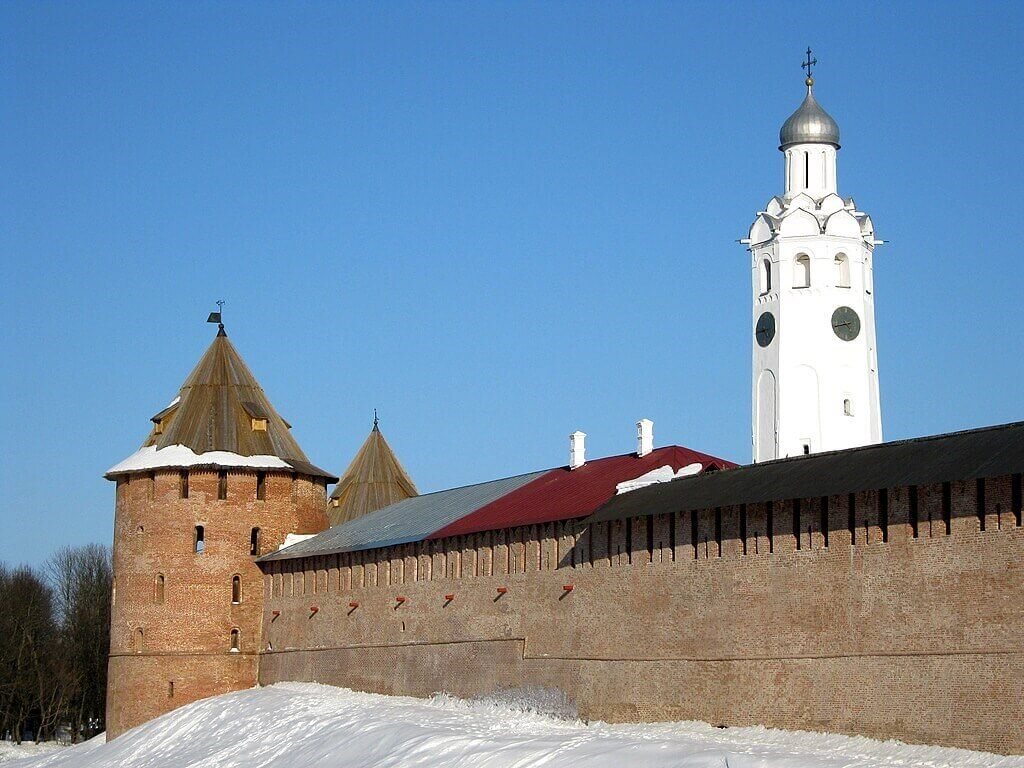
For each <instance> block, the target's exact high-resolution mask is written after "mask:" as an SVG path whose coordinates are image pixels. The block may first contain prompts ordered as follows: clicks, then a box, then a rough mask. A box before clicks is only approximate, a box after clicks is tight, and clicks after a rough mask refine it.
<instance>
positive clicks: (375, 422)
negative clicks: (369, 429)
mask: <svg viewBox="0 0 1024 768" xmlns="http://www.w3.org/2000/svg"><path fill="white" fill-rule="evenodd" d="M373 428H374V429H376V428H377V409H376V408H374V409H373Z"/></svg>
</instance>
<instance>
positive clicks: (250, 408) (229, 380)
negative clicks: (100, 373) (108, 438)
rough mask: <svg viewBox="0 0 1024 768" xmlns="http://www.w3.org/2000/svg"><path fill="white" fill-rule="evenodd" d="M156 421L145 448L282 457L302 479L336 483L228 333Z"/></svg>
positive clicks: (215, 342) (218, 338) (221, 334)
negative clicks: (311, 458) (307, 450)
mask: <svg viewBox="0 0 1024 768" xmlns="http://www.w3.org/2000/svg"><path fill="white" fill-rule="evenodd" d="M152 420H153V422H154V425H155V426H154V427H153V430H152V431H151V432H150V434H149V437H148V438H146V441H145V442H144V443H143V446H142V447H143V448H147V447H155V448H156V449H157V451H160V449H163V448H168V447H170V446H177V445H183V446H185V447H187V448H190V449H191V450H192V451H193V452H195V453H196V454H204V453H209V452H211V451H226V452H229V453H233V454H237V455H239V456H276V457H277V458H279V459H282V460H283V461H284V462H286V463H288V464H289V465H291V466H292V467H293V468H294V469H295V470H296V471H298V472H300V473H302V474H306V475H312V476H320V477H324V478H326V479H328V480H333V479H334V476H333V475H331V474H329V473H327V472H324V471H323V470H322V469H319V468H318V467H315V466H314V465H312V464H310V462H309V459H307V458H306V454H305V453H303V451H302V449H301V448H300V447H299V444H298V443H297V442H296V441H295V438H294V437H292V435H291V431H290V425H289V424H288V423H287V422H286V421H285V420H284V419H282V418H281V416H280V415H279V414H278V413H277V411H276V410H274V406H273V405H271V403H270V400H268V399H267V396H266V394H265V393H264V392H263V387H261V386H260V385H259V382H258V381H256V377H255V376H253V374H252V371H250V370H249V366H247V365H246V364H245V361H244V360H243V359H242V356H241V355H240V354H238V350H237V349H235V346H234V344H232V343H231V342H230V341H229V340H228V337H227V334H225V333H224V330H223V328H221V330H220V331H218V333H217V336H216V338H214V340H213V343H212V344H211V345H210V347H209V349H207V350H206V353H205V354H204V355H203V356H202V358H201V359H200V360H199V363H198V364H197V365H196V367H195V368H194V369H193V370H192V373H190V374H189V376H188V378H187V379H185V383H184V384H182V385H181V391H180V392H179V394H178V397H177V398H176V399H175V400H174V402H172V403H171V405H169V406H168V407H167V408H165V409H164V410H162V411H160V412H159V413H158V414H156V415H155V416H154V417H153V419H152Z"/></svg>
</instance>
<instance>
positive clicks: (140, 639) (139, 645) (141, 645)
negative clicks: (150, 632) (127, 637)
mask: <svg viewBox="0 0 1024 768" xmlns="http://www.w3.org/2000/svg"><path fill="white" fill-rule="evenodd" d="M144 641H145V633H143V631H142V627H139V628H138V629H136V630H135V652H136V653H142V651H143V650H145V647H146V646H145V642H144Z"/></svg>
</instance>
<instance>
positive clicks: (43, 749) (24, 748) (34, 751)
mask: <svg viewBox="0 0 1024 768" xmlns="http://www.w3.org/2000/svg"><path fill="white" fill-rule="evenodd" d="M55 749H63V747H61V746H60V745H59V744H56V743H55V742H52V741H44V742H43V743H42V744H36V743H35V742H31V741H26V742H23V743H21V744H13V743H11V742H9V741H0V763H6V762H7V761H8V760H17V759H18V758H20V757H29V756H30V755H34V756H38V755H45V754H47V753H49V752H53V751H54V750H55ZM4 768H7V767H6V765H5V766H4Z"/></svg>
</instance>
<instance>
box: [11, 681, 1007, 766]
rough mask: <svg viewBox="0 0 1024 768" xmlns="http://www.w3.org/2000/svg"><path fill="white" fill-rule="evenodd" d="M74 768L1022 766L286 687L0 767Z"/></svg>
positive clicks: (865, 743) (500, 699)
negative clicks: (273, 767) (581, 720)
mask: <svg viewBox="0 0 1024 768" xmlns="http://www.w3.org/2000/svg"><path fill="white" fill-rule="evenodd" d="M8 766H12V767H13V766H18V767H19V768H27V767H28V766H33V767H36V766H68V767H69V768H71V767H75V768H108V767H109V768H114V767H115V766H116V767H117V768H158V767H159V768H179V767H184V766H195V767H196V768H198V767H199V766H203V768H229V767H231V768H233V767H234V766H239V767H241V766H247V767H251V768H255V767H256V766H277V767H279V768H298V767H300V766H301V767H305V766H325V767H326V766H332V767H337V768H347V767H349V766H352V767H353V768H355V767H358V768H371V767H373V768H378V767H380V768H398V767H399V766H401V767H402V768H442V767H443V768H452V766H474V768H478V767H479V768H517V767H518V768H524V767H525V766H544V767H545V768H557V767H558V766H573V768H576V767H577V766H585V767H586V768H623V767H628V768H653V767H654V766H659V767H661V766H665V767H666V768H667V767H668V766H671V767H672V768H885V767H887V766H893V767H895V766H900V767H901V768H954V767H955V768H1024V758H1022V757H1000V756H997V755H989V754H984V753H980V752H967V751H964V750H956V749H944V748H939V747H919V746H908V745H905V744H899V743H897V742H879V741H872V740H870V739H864V738H850V737H844V736H832V735H822V734H813V733H791V732H785V731H772V730H768V729H765V728H729V729H724V730H723V729H716V728H713V727H712V726H709V725H705V724H702V723H689V722H687V723H658V724H650V725H607V724H605V723H589V724H587V723H582V722H580V721H579V720H576V719H575V718H574V716H573V714H572V709H571V706H570V705H569V704H568V702H567V701H565V700H564V698H562V697H560V695H558V694H557V692H547V693H543V692H542V695H538V694H537V693H536V692H525V693H524V692H519V693H510V694H506V695H499V696H494V697H490V698H488V699H484V700H478V701H462V700H458V699H453V698H451V697H448V696H445V695H437V696H435V697H434V698H432V699H428V700H423V699H412V698H406V697H393V696H378V695H375V694H368V693H356V692H353V691H348V690H345V689H341V688H332V687H329V686H323V685H316V684H311V683H281V684H278V685H274V686H270V687H269V688H254V689H251V690H247V691H240V692H238V693H231V694H227V695H225V696H218V697H216V698H212V699H205V700H203V701H199V702H196V703H194V704H190V705H189V706H186V707H182V708H181V709H178V710H175V711H174V712H171V713H169V714H167V715H164V716H163V717H160V718H158V719H156V720H153V721H151V722H149V723H146V724H144V725H141V726H139V727H138V728H135V729H133V730H131V731H129V732H128V733H125V734H124V735H122V736H121V737H120V738H118V739H116V740H114V741H112V742H111V743H109V744H104V743H103V738H102V737H97V738H96V739H93V740H92V741H90V742H87V743H86V744H82V745H79V746H77V747H72V748H69V749H64V750H60V751H58V752H54V753H50V754H48V755H45V756H41V757H35V758H29V759H25V760H17V761H14V762H11V763H4V768H8Z"/></svg>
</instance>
